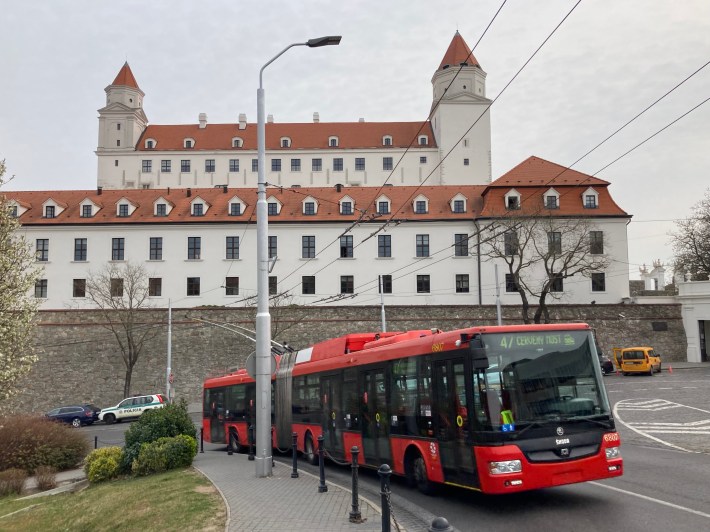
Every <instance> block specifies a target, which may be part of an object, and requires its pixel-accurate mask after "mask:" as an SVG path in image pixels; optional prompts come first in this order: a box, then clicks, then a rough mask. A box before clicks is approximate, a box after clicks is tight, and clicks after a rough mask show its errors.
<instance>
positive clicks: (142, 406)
mask: <svg viewBox="0 0 710 532" xmlns="http://www.w3.org/2000/svg"><path fill="white" fill-rule="evenodd" d="M165 403H166V401H165V397H163V395H161V394H159V393H155V394H151V395H136V396H134V397H127V398H125V399H124V400H123V401H121V402H120V403H118V404H117V405H116V406H111V407H109V408H102V409H101V412H99V419H100V420H101V421H104V422H106V423H109V424H111V423H115V422H120V421H123V420H124V419H131V418H137V417H140V416H141V414H143V412H145V411H146V410H151V409H153V408H163V406H165Z"/></svg>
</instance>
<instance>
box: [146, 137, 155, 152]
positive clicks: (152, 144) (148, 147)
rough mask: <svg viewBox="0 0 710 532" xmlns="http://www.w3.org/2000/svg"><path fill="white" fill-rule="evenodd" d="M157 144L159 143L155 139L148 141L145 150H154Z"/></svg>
mask: <svg viewBox="0 0 710 532" xmlns="http://www.w3.org/2000/svg"><path fill="white" fill-rule="evenodd" d="M156 144H157V142H155V139H146V141H145V149H146V150H152V149H153V148H155V145H156Z"/></svg>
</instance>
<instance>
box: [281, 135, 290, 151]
mask: <svg viewBox="0 0 710 532" xmlns="http://www.w3.org/2000/svg"><path fill="white" fill-rule="evenodd" d="M281 147H282V148H290V147H291V139H290V138H288V137H281Z"/></svg>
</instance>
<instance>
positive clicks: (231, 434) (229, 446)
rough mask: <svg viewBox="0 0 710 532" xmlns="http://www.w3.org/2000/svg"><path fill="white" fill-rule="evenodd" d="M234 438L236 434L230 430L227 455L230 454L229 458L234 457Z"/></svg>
mask: <svg viewBox="0 0 710 532" xmlns="http://www.w3.org/2000/svg"><path fill="white" fill-rule="evenodd" d="M232 438H234V434H233V433H232V431H231V430H230V431H229V438H227V454H228V455H229V456H232V454H233V451H232V447H233V445H232Z"/></svg>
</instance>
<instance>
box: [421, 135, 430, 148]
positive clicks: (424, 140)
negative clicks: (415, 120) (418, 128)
mask: <svg viewBox="0 0 710 532" xmlns="http://www.w3.org/2000/svg"><path fill="white" fill-rule="evenodd" d="M419 145H420V146H428V145H429V137H427V136H426V135H419Z"/></svg>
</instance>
